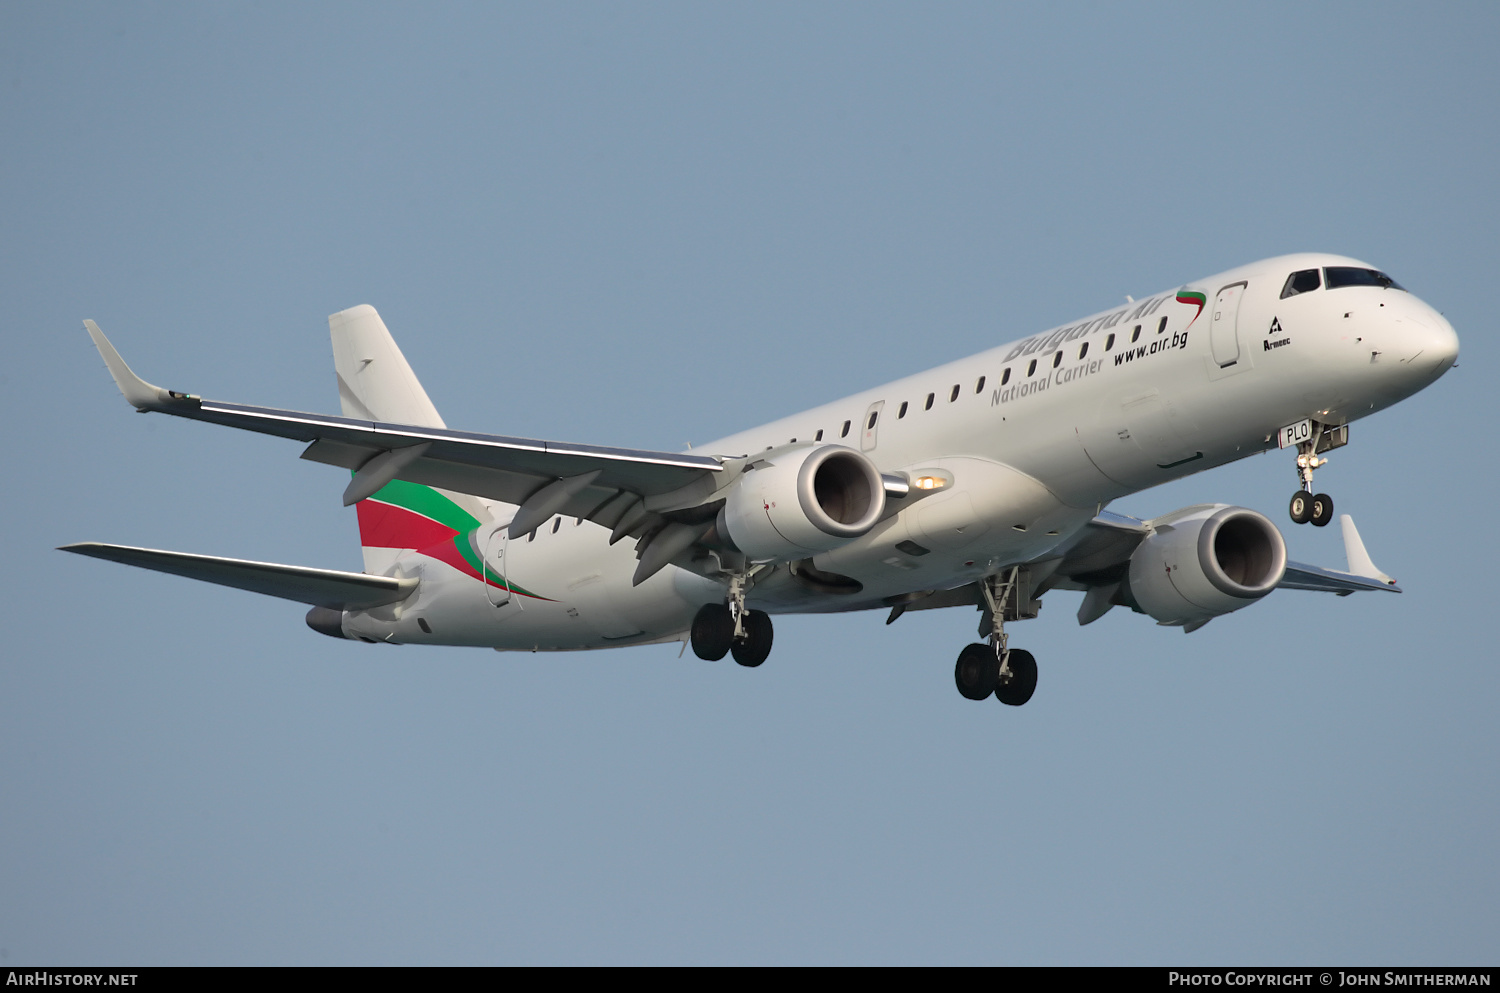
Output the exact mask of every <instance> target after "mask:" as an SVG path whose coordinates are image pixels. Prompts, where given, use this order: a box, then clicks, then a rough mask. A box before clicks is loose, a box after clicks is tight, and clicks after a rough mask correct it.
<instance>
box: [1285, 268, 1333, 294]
mask: <svg viewBox="0 0 1500 993" xmlns="http://www.w3.org/2000/svg"><path fill="white" fill-rule="evenodd" d="M1322 285H1323V280H1322V278H1321V277H1319V275H1318V270H1316V269H1303V270H1301V271H1300V272H1294V273H1292V274H1291V275H1290V276H1288V277H1287V278H1286V285H1285V286H1283V287H1282V288H1281V299H1283V300H1285V299H1286V298H1287V297H1294V296H1296V295H1297V294H1298V293H1311V292H1312V291H1313V290H1315V289H1317V288H1318V287H1320V286H1322Z"/></svg>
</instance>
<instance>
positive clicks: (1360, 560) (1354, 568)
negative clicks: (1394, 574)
mask: <svg viewBox="0 0 1500 993" xmlns="http://www.w3.org/2000/svg"><path fill="white" fill-rule="evenodd" d="M1339 526H1340V527H1342V528H1343V529H1344V558H1346V559H1347V560H1348V561H1349V571H1350V572H1351V573H1352V574H1354V575H1356V576H1363V577H1364V578H1366V579H1378V580H1380V581H1381V582H1382V583H1385V584H1387V585H1389V586H1395V585H1396V581H1395V580H1394V579H1392V578H1391V577H1390V576H1387V575H1386V574H1385V573H1383V572H1381V571H1380V570H1379V569H1377V568H1375V563H1374V562H1371V561H1370V553H1369V552H1367V551H1365V543H1364V542H1363V541H1360V539H1359V531H1357V530H1356V529H1355V527H1354V518H1352V517H1350V516H1349V515H1348V514H1340V515H1339Z"/></svg>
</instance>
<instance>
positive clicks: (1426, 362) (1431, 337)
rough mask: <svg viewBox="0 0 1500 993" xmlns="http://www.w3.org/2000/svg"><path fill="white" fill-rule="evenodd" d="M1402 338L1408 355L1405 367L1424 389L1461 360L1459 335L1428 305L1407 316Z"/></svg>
mask: <svg viewBox="0 0 1500 993" xmlns="http://www.w3.org/2000/svg"><path fill="white" fill-rule="evenodd" d="M1402 338H1403V339H1404V345H1405V347H1404V348H1403V349H1402V351H1405V352H1406V357H1405V358H1403V359H1402V360H1401V362H1402V365H1404V366H1406V368H1407V369H1409V370H1410V375H1413V376H1416V377H1417V378H1418V379H1419V380H1420V383H1421V386H1425V385H1427V384H1428V383H1431V382H1432V381H1433V380H1435V379H1437V378H1438V377H1439V376H1441V375H1442V374H1443V373H1445V372H1447V371H1448V370H1449V369H1451V368H1452V367H1453V363H1454V362H1456V361H1458V335H1457V333H1455V332H1454V330H1453V325H1451V324H1449V323H1448V319H1447V318H1445V317H1444V316H1443V315H1442V314H1439V313H1438V312H1437V311H1435V310H1433V309H1432V308H1430V307H1428V306H1426V305H1425V304H1420V312H1412V313H1408V314H1407V315H1406V318H1405V320H1403V321H1402ZM1418 388H1419V389H1420V388H1421V387H1420V386H1419V387H1418Z"/></svg>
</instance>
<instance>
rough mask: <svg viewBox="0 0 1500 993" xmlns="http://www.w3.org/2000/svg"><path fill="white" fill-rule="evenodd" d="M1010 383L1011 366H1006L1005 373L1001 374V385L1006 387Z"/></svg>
mask: <svg viewBox="0 0 1500 993" xmlns="http://www.w3.org/2000/svg"><path fill="white" fill-rule="evenodd" d="M1008 382H1010V366H1006V367H1005V371H1004V372H1002V373H1001V374H1000V385H1001V386H1004V385H1005V384H1006V383H1008Z"/></svg>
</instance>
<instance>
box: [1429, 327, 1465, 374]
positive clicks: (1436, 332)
mask: <svg viewBox="0 0 1500 993" xmlns="http://www.w3.org/2000/svg"><path fill="white" fill-rule="evenodd" d="M1435 316H1436V318H1437V320H1436V321H1435V324H1436V326H1435V327H1434V328H1433V329H1432V334H1431V336H1430V337H1431V341H1430V342H1429V343H1428V345H1427V348H1428V354H1430V355H1431V356H1432V357H1433V359H1434V361H1436V362H1437V364H1438V370H1439V372H1447V371H1448V370H1449V369H1450V368H1451V367H1452V366H1453V363H1455V362H1457V361H1458V333H1457V332H1456V331H1454V330H1453V325H1451V324H1449V323H1448V319H1447V318H1445V317H1444V316H1443V315H1442V314H1437V315H1435Z"/></svg>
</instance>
